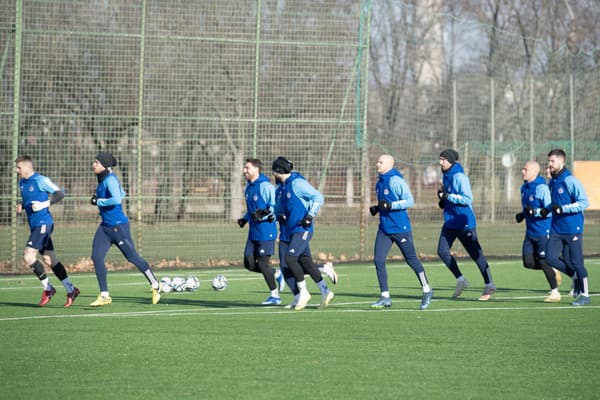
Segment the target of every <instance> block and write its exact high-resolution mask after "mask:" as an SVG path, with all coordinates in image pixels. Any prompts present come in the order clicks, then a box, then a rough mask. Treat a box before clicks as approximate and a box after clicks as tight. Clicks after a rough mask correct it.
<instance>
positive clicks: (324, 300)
mask: <svg viewBox="0 0 600 400" xmlns="http://www.w3.org/2000/svg"><path fill="white" fill-rule="evenodd" d="M333 296H335V295H334V294H333V292H332V291H331V290H329V291H328V292H327V293H325V294H322V295H321V304H320V305H319V308H321V309H323V308H327V306H328V305H329V302H330V301H331V300H332V299H333Z"/></svg>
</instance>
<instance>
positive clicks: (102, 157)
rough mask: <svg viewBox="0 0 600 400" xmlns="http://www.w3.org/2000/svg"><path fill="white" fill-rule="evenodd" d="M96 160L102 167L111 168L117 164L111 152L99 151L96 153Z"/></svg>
mask: <svg viewBox="0 0 600 400" xmlns="http://www.w3.org/2000/svg"><path fill="white" fill-rule="evenodd" d="M96 160H98V162H100V164H102V166H103V167H104V168H111V167H114V166H116V165H117V160H116V159H115V158H114V157H113V155H112V154H110V153H108V152H106V151H101V152H100V153H98V154H97V155H96Z"/></svg>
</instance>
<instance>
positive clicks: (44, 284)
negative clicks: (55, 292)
mask: <svg viewBox="0 0 600 400" xmlns="http://www.w3.org/2000/svg"><path fill="white" fill-rule="evenodd" d="M40 282H41V283H42V287H43V288H44V290H50V289H52V285H51V284H50V280H49V279H48V278H47V277H46V278H44V279H42V280H41V281H40Z"/></svg>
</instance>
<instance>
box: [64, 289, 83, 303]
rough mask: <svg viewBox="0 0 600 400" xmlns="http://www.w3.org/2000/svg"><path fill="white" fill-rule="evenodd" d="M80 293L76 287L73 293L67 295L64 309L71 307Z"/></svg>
mask: <svg viewBox="0 0 600 400" xmlns="http://www.w3.org/2000/svg"><path fill="white" fill-rule="evenodd" d="M79 293H80V292H79V289H77V288H76V287H74V288H73V291H72V292H71V293H67V301H66V302H65V304H64V306H63V307H71V306H72V305H73V302H74V301H75V299H76V298H77V296H79Z"/></svg>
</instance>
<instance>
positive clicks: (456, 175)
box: [442, 163, 477, 229]
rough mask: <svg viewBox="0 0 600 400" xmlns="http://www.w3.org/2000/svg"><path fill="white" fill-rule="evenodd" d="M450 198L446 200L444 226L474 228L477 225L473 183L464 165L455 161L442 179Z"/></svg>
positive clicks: (449, 227)
mask: <svg viewBox="0 0 600 400" xmlns="http://www.w3.org/2000/svg"><path fill="white" fill-rule="evenodd" d="M442 183H443V185H444V191H445V192H446V193H447V194H448V198H447V199H446V200H445V201H444V227H445V228H448V229H473V228H475V227H476V226H477V223H476V220H475V213H474V212H473V207H472V206H471V204H472V203H473V192H471V183H470V182H469V178H468V177H467V175H465V172H464V170H463V167H462V165H460V164H459V163H455V164H454V165H452V167H450V168H449V169H448V170H447V171H446V172H444V178H443V180H442Z"/></svg>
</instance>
